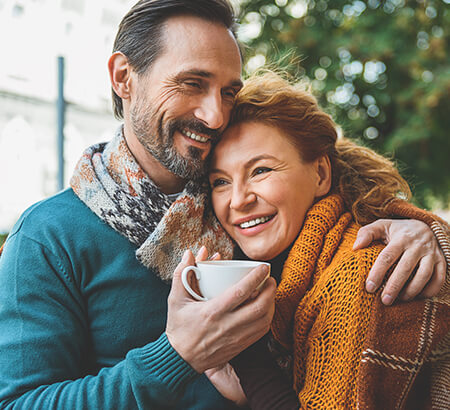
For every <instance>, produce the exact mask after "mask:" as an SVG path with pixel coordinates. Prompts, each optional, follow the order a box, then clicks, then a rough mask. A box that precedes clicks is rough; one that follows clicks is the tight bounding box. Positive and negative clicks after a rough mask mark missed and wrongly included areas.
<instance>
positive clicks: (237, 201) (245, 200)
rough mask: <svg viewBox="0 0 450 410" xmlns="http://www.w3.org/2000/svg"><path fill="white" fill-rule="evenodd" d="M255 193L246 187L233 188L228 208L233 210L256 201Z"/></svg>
mask: <svg viewBox="0 0 450 410" xmlns="http://www.w3.org/2000/svg"><path fill="white" fill-rule="evenodd" d="M256 198H257V197H256V194H255V193H254V192H253V191H252V190H250V189H248V188H247V187H242V186H239V187H236V188H234V189H233V192H232V196H231V201H230V208H232V209H235V210H240V209H243V208H245V207H247V206H249V205H250V204H252V203H254V202H255V201H256Z"/></svg>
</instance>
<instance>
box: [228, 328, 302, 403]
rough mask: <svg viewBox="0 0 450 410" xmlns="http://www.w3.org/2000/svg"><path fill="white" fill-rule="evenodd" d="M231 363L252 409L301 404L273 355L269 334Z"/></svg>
mask: <svg viewBox="0 0 450 410" xmlns="http://www.w3.org/2000/svg"><path fill="white" fill-rule="evenodd" d="M231 365H232V366H233V368H234V370H235V372H236V374H237V376H238V377H239V381H240V382H241V386H242V389H243V390H244V393H245V395H246V397H247V400H248V404H249V406H250V408H251V409H257V410H293V409H298V408H299V406H300V405H299V401H298V398H297V395H296V394H295V392H294V389H293V387H292V385H291V383H290V382H289V380H288V379H287V378H286V376H285V375H284V374H283V373H282V371H281V370H280V369H279V368H278V366H277V364H276V363H275V360H274V359H273V358H272V355H271V353H270V351H269V349H268V347H267V340H266V338H265V337H264V338H262V339H260V340H259V341H258V342H256V343H255V344H254V345H252V346H250V347H249V348H248V349H246V350H244V351H243V352H242V353H240V354H239V355H238V356H236V357H235V358H234V359H233V360H232V361H231Z"/></svg>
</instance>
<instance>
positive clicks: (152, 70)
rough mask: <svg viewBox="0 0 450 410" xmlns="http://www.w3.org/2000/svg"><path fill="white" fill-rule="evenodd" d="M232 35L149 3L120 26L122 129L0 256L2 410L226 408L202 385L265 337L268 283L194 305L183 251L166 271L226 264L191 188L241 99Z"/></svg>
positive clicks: (227, 26) (214, 14) (86, 158)
mask: <svg viewBox="0 0 450 410" xmlns="http://www.w3.org/2000/svg"><path fill="white" fill-rule="evenodd" d="M232 24H233V15H232V12H231V8H230V7H229V4H228V2H227V1H226V0H196V1H195V2H193V1H191V0H155V1H149V0H143V1H140V2H139V3H137V4H136V6H135V7H134V8H133V9H132V10H131V11H130V12H129V13H128V14H127V16H125V17H124V19H123V21H122V23H121V25H120V27H119V32H118V35H117V37H116V42H115V45H114V54H113V55H112V57H111V59H110V60H109V63H108V67H109V72H110V77H111V83H112V88H113V91H114V95H113V99H114V110H115V113H116V116H118V117H122V118H123V120H124V126H123V128H121V129H120V130H119V131H118V133H117V135H116V136H115V137H114V139H113V140H112V141H111V142H110V143H108V144H106V145H105V144H100V145H99V146H95V147H92V148H90V149H88V150H87V151H86V152H85V154H84V155H83V157H82V159H81V160H80V163H79V165H78V166H77V169H76V171H75V173H74V176H73V178H72V181H71V185H72V188H71V189H68V190H65V191H63V192H61V193H59V194H57V195H56V196H54V197H52V198H50V199H48V200H46V201H43V202H41V203H38V204H36V205H34V206H33V207H31V208H30V209H29V210H27V211H26V212H25V213H24V215H23V216H22V217H21V219H20V220H19V222H18V223H17V224H16V226H15V227H14V229H13V230H12V232H11V233H10V236H9V238H8V241H7V244H6V246H5V249H4V253H3V255H2V257H1V258H0V407H2V408H3V407H5V408H8V407H11V408H12V407H15V406H17V407H18V408H27V409H28V408H51V407H52V408H93V409H102V408H119V409H122V408H137V407H139V408H166V407H176V408H183V409H187V408H197V409H211V408H214V409H219V408H226V407H227V406H229V405H230V403H229V402H228V401H226V400H225V399H224V398H223V397H222V396H221V395H220V394H219V393H218V391H217V390H216V389H215V388H214V387H213V386H212V384H211V383H210V382H209V380H208V379H207V377H206V376H205V375H204V374H203V373H204V372H205V370H207V369H211V368H214V367H217V366H220V365H222V364H224V363H227V362H228V360H230V359H231V358H232V357H234V356H235V355H236V354H238V353H239V352H240V351H242V350H244V349H245V348H247V347H248V346H249V345H251V344H252V343H254V342H255V341H256V340H258V339H259V338H260V337H261V336H262V335H264V334H265V333H266V332H267V331H268V329H269V326H270V322H271V318H272V314H273V306H274V305H273V298H274V293H275V283H274V281H273V280H272V279H269V280H267V281H266V282H265V285H264V287H263V288H262V290H261V291H260V292H259V293H258V294H254V289H255V288H256V287H257V285H258V284H260V283H261V282H262V280H263V278H264V277H265V275H266V272H265V271H264V269H263V268H259V269H256V270H255V271H253V272H252V273H251V274H250V275H249V276H248V277H247V278H245V279H244V280H243V281H242V282H240V283H239V284H237V285H236V286H235V287H233V288H231V289H230V290H229V291H228V292H226V293H225V294H224V295H222V296H220V297H218V298H216V299H215V300H211V301H208V302H203V303H199V302H195V301H193V300H192V299H191V298H190V297H189V295H188V294H187V293H186V292H185V291H184V289H183V288H182V285H181V282H180V277H179V276H180V270H181V268H182V267H183V266H186V265H187V264H192V263H194V259H193V255H192V253H191V252H189V251H188V252H185V253H184V256H183V261H182V263H181V264H180V265H179V266H178V268H177V269H176V270H175V273H174V274H173V279H172V278H171V273H172V272H173V271H174V269H173V267H174V266H176V264H177V263H178V262H179V255H180V252H182V251H183V250H184V249H187V248H191V249H195V250H197V251H199V252H198V255H197V257H198V259H204V258H206V257H207V254H208V253H209V254H211V252H213V251H215V250H220V252H221V254H222V256H225V257H227V256H228V257H229V256H231V252H232V245H231V244H230V242H229V240H228V239H227V237H226V236H225V235H224V234H223V232H222V231H221V230H220V228H219V227H218V226H217V223H216V222H215V221H214V220H213V219H212V218H211V217H210V216H208V215H206V214H203V213H202V211H203V208H201V207H200V211H199V209H198V207H197V205H199V204H200V205H201V203H202V201H201V199H202V200H204V194H203V193H202V192H201V190H200V189H199V186H198V183H196V182H195V181H196V180H197V178H198V177H201V175H202V174H203V172H204V161H205V159H206V157H207V155H208V153H209V152H210V150H211V147H212V145H213V143H214V140H215V139H217V138H218V137H219V135H220V132H221V131H223V129H224V128H225V127H226V125H227V122H228V118H229V115H230V111H231V109H232V105H233V99H234V96H235V94H236V93H237V92H238V90H239V88H240V86H241V80H240V72H241V57H240V53H239V48H238V44H237V42H236V39H235V37H234V34H233V32H232V30H231V29H232ZM181 191H183V192H182V193H181V194H180V192H181ZM202 195H203V196H202ZM371 232H372V234H373V235H375V236H376V232H375V231H371ZM429 238H430V237H429ZM201 243H205V244H206V245H207V246H208V245H209V246H208V248H209V249H208V250H206V249H205V248H200V244H201ZM397 246H398V244H397ZM436 252H439V251H436ZM441 268H442V267H441ZM408 273H409V272H408ZM406 276H409V274H408V275H406ZM435 276H436V275H433V277H435ZM171 280H172V285H171V287H170V281H171ZM432 281H433V288H432V289H431V291H434V287H436V283H435V282H436V280H434V279H433V280H432ZM437 282H439V281H437ZM437 285H438V288H439V287H440V283H437ZM422 287H423V286H422ZM427 291H430V289H427ZM169 292H170V293H169Z"/></svg>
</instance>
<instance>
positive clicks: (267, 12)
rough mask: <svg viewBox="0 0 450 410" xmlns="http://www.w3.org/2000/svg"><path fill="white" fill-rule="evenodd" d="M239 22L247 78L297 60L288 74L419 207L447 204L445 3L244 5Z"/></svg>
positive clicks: (378, 0) (273, 0) (449, 138)
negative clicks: (397, 173) (401, 181)
mask: <svg viewBox="0 0 450 410" xmlns="http://www.w3.org/2000/svg"><path fill="white" fill-rule="evenodd" d="M241 15H242V19H241V20H242V27H241V32H240V33H241V38H242V40H243V41H244V43H245V44H247V45H248V49H247V53H246V54H247V65H246V72H247V73H248V72H251V71H252V70H253V69H254V68H255V67H256V66H257V65H259V64H261V63H263V62H264V60H265V61H278V60H279V59H280V57H282V56H283V55H286V54H289V52H293V53H294V54H296V55H298V56H300V58H298V59H297V61H294V63H292V61H290V64H289V67H286V69H287V70H288V71H289V72H291V73H292V74H295V75H302V76H306V77H307V78H308V79H309V80H310V81H311V84H312V87H313V90H315V92H316V94H317V96H318V98H319V101H320V103H321V105H322V107H324V108H325V109H326V110H327V111H328V112H330V113H331V114H332V115H333V116H334V118H335V120H336V121H337V123H338V124H339V125H340V126H341V127H342V128H343V130H344V133H345V135H346V136H348V137H350V138H356V139H359V140H360V141H362V143H363V144H364V145H367V146H370V147H372V148H374V149H375V150H377V151H378V152H380V153H383V154H386V153H390V154H391V155H392V156H393V157H394V158H395V159H396V161H397V164H398V165H399V167H400V169H401V171H402V174H403V176H404V177H405V178H406V179H407V180H408V182H409V183H410V184H411V186H412V188H413V193H414V198H415V201H416V202H417V203H418V204H419V205H421V206H427V207H432V206H436V200H438V201H439V202H440V206H443V207H446V208H447V207H448V206H449V202H450V64H449V55H448V51H449V27H450V0H430V1H428V0H367V1H360V0H357V1H352V0H332V1H325V0H251V1H250V0H243V1H242V2H241ZM263 56H264V57H265V58H264V57H263ZM438 206H439V205H438Z"/></svg>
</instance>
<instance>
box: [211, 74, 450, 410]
mask: <svg viewBox="0 0 450 410" xmlns="http://www.w3.org/2000/svg"><path fill="white" fill-rule="evenodd" d="M209 180H210V185H211V190H212V191H211V196H212V204H213V207H214V211H215V213H216V216H217V218H218V220H219V221H220V223H221V225H222V226H223V227H224V228H225V230H226V231H227V232H228V233H229V234H230V236H231V237H232V238H233V239H234V241H235V242H236V243H237V244H238V245H239V247H240V249H241V250H242V252H243V253H244V254H245V255H246V257H248V258H251V259H257V260H266V261H267V260H270V261H272V266H273V269H272V274H273V276H275V278H276V279H277V281H278V282H279V284H278V288H277V296H276V308H275V315H274V319H273V322H272V328H271V330H272V335H273V339H272V340H271V341H270V342H271V345H272V348H271V350H272V353H271V354H272V355H274V356H277V358H278V361H279V362H284V363H286V362H289V359H292V368H291V369H290V370H289V372H290V376H291V378H292V384H291V386H293V387H294V390H295V395H296V396H297V397H298V400H299V402H300V405H301V407H302V408H356V407H357V406H359V407H362V408H379V406H382V407H383V408H391V407H392V408H393V407H395V406H398V407H403V406H404V405H406V404H407V403H409V401H408V400H415V404H416V405H417V404H418V402H417V400H418V398H417V396H416V394H417V392H422V396H424V395H425V396H426V397H421V400H422V399H423V400H425V401H423V402H420V403H421V404H420V405H419V407H420V406H421V405H422V403H423V404H424V403H425V402H427V401H426V400H428V402H427V403H429V401H430V400H439V397H440V395H441V396H442V394H445V390H442V391H441V390H439V389H440V387H441V386H442V385H443V383H445V382H448V380H446V381H445V377H444V376H443V374H444V373H443V369H444V367H445V366H446V365H448V352H449V344H450V343H449V340H448V338H447V339H446V340H447V341H445V340H444V336H445V334H446V333H447V332H448V330H449V329H448V323H447V322H448V314H449V308H448V306H449V302H450V298H449V293H448V284H447V285H445V286H444V287H443V289H442V290H441V292H440V293H439V295H438V297H435V298H433V299H432V300H429V299H428V300H416V301H414V302H412V303H411V304H407V305H405V304H399V305H395V306H393V307H389V308H387V307H385V306H383V305H382V304H381V302H380V301H379V298H378V297H376V296H374V295H373V294H369V293H367V292H365V290H364V288H365V280H366V277H367V274H368V272H369V270H370V268H371V266H372V265H373V263H374V261H375V259H376V257H377V255H378V254H379V253H380V251H381V250H382V248H383V246H382V245H381V244H375V245H372V246H370V247H369V248H366V249H363V250H359V251H353V250H352V246H353V243H354V241H355V239H356V234H357V232H358V229H359V227H360V224H364V223H366V222H368V221H371V220H374V219H375V218H377V217H379V216H380V214H386V212H387V209H390V210H391V211H392V212H394V213H396V214H398V215H404V216H408V217H416V218H419V219H422V220H425V221H426V222H428V223H429V224H431V223H432V221H431V220H430V219H429V218H430V216H429V215H427V214H426V213H423V214H421V215H419V214H418V213H414V210H413V209H412V208H408V207H407V206H405V205H404V204H403V205H400V203H399V202H397V201H395V200H394V201H391V202H390V203H386V201H383V200H382V199H383V198H395V197H397V196H398V195H399V194H403V195H407V196H408V195H409V188H408V186H407V184H406V182H405V181H404V180H403V179H402V178H401V177H400V175H399V174H398V172H397V171H396V169H395V168H394V167H393V166H392V164H391V163H390V162H389V161H387V160H386V159H384V158H382V157H380V156H379V155H376V154H375V153H373V152H372V151H371V150H368V149H365V148H361V147H358V146H356V145H355V144H353V143H351V142H350V141H347V140H345V139H342V140H338V136H337V132H336V125H335V124H334V123H333V121H332V119H331V117H330V116H328V115H327V114H325V113H324V112H323V111H321V110H320V109H319V107H318V105H317V103H316V100H315V99H314V97H312V95H311V94H310V93H308V92H307V91H304V89H302V88H300V87H298V86H294V85H290V84H289V83H288V82H286V81H284V80H283V79H282V78H281V77H279V76H278V75H276V74H273V73H266V74H265V75H263V76H259V77H258V76H255V77H253V78H251V79H250V80H248V81H247V82H246V84H245V86H244V88H243V90H242V91H241V92H240V94H239V96H238V98H237V102H236V105H235V109H234V114H233V117H232V120H231V123H230V126H229V128H228V129H227V131H226V132H225V134H224V136H223V138H222V139H221V141H220V142H219V143H218V145H217V147H216V149H215V152H214V154H213V157H212V161H211V170H210V176H209ZM380 204H381V205H380ZM441 234H442V236H444V235H445V233H444V232H443V231H442V232H441ZM281 267H282V272H281ZM419 270H420V268H419ZM418 273H420V272H418ZM431 312H433V313H432V314H431ZM430 323H433V326H431V325H430ZM393 329H395V330H396V331H395V332H393V331H392V330H393ZM405 335H406V336H405ZM441 340H444V342H442V343H441V345H440V346H439V349H440V350H439V349H438V350H439V351H441V352H442V351H444V352H446V356H445V355H444V358H445V357H447V359H446V360H447V361H445V360H444V358H442V360H441V361H435V362H433V361H432V362H430V363H428V359H429V358H430V357H431V356H433V354H437V353H436V352H437V350H436V346H437V344H438V342H439V341H441ZM424 343H425V344H426V346H427V347H426V348H425V347H424V346H423V344H424ZM265 347H266V343H265V342H264V343H259V346H257V347H255V348H253V349H250V350H249V351H248V352H244V353H243V354H242V355H241V357H238V358H237V359H236V360H235V361H234V363H233V365H234V366H235V367H236V371H237V374H238V376H239V378H240V381H241V384H242V386H243V388H244V391H245V392H246V394H247V396H248V399H249V403H250V405H251V406H252V407H253V408H275V407H274V406H276V405H279V406H281V407H283V405H281V403H284V404H285V406H286V408H292V406H294V407H295V406H296V407H298V401H296V400H297V397H295V396H294V400H293V399H292V390H290V388H288V389H286V385H285V384H283V382H282V381H280V378H278V376H277V377H275V378H274V377H273V372H274V371H277V369H275V368H274V366H273V365H272V364H271V363H270V361H268V360H267V356H268V355H269V353H268V352H266V351H265V350H264V349H265ZM435 351H436V352H435ZM285 367H287V368H289V366H285ZM427 371H428V372H429V371H431V372H432V374H433V379H432V380H433V385H432V386H431V389H430V386H429V385H427V383H421V377H422V374H425V373H426V372H427ZM267 374H271V375H270V376H269V377H267ZM439 375H440V376H439ZM439 377H441V379H439ZM447 378H448V376H447ZM413 382H416V384H417V386H416V385H414V386H413ZM411 386H413V388H411ZM421 389H422V391H421ZM423 389H426V390H423ZM443 392H444V393H443ZM425 393H426V394H425ZM441 400H442V397H441ZM433 403H434V402H433Z"/></svg>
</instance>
